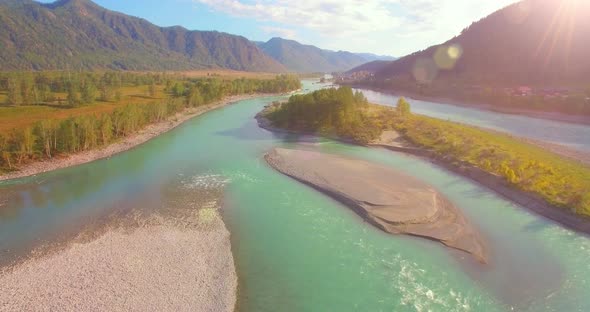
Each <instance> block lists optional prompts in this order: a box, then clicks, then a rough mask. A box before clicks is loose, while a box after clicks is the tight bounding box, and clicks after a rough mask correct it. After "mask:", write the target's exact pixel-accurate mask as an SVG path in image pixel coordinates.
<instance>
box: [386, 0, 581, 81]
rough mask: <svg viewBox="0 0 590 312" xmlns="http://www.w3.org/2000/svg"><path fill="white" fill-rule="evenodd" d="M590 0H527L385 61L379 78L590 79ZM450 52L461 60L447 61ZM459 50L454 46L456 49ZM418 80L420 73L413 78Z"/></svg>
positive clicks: (458, 79) (480, 79) (481, 79)
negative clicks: (443, 39)
mask: <svg viewBox="0 0 590 312" xmlns="http://www.w3.org/2000/svg"><path fill="white" fill-rule="evenodd" d="M589 38H590V1H586V0H560V1H557V0H524V1H521V2H519V3H515V4H513V5H510V6H508V7H506V8H504V9H501V10H499V11H497V12H495V13H493V14H491V15H490V16H488V17H486V18H484V19H482V20H480V21H478V22H476V23H473V24H472V25H471V26H469V27H468V28H466V29H465V30H464V31H463V32H462V33H461V34H460V35H459V36H457V37H455V38H452V39H451V40H449V41H447V42H445V43H444V44H442V45H437V46H433V47H430V48H428V49H426V50H424V51H420V52H417V53H414V54H412V55H409V56H406V57H403V58H401V59H399V60H397V61H394V62H390V63H386V64H383V65H382V66H381V68H380V69H379V70H377V77H378V78H381V79H388V78H394V77H412V76H416V73H417V72H418V73H419V75H418V76H420V77H418V78H417V79H418V80H426V81H425V82H429V80H445V79H454V80H457V81H459V82H469V83H470V84H477V83H484V84H488V85H494V84H505V85H515V84H533V85H534V84H548V85H563V84H570V83H578V82H580V81H586V82H587V81H588V80H590V79H588V78H589V77H590V57H589V55H590V40H589ZM451 47H452V48H453V49H454V50H453V51H451V52H452V53H451V54H457V53H458V55H456V56H458V59H457V60H456V61H455V60H449V55H448V52H449V50H448V49H449V48H451ZM455 49H456V50H455ZM414 78H416V77H414Z"/></svg>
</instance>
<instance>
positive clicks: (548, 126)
mask: <svg viewBox="0 0 590 312" xmlns="http://www.w3.org/2000/svg"><path fill="white" fill-rule="evenodd" d="M358 90H360V91H362V92H363V93H364V94H365V96H367V98H368V99H369V100H370V101H371V102H373V103H377V104H382V105H388V106H395V105H397V100H398V99H399V97H398V96H395V95H391V94H386V93H382V92H377V91H372V90H367V89H358ZM410 104H411V105H412V110H413V111H414V112H416V113H419V114H423V115H428V116H432V117H436V118H441V119H448V120H452V121H457V122H462V123H466V124H471V125H476V126H480V127H486V128H490V129H495V130H499V131H504V132H508V133H512V134H515V135H518V136H523V137H527V138H531V139H536V140H541V141H547V142H551V143H557V144H563V145H566V146H569V147H572V148H575V149H578V150H582V151H590V126H587V125H580V124H571V123H565V122H559V121H551V120H544V119H538V118H531V117H526V116H519V115H511V114H502V113H496V112H490V111H484V110H478V109H474V108H468V107H462V106H454V105H449V104H442V103H434V102H429V101H420V100H414V99H410Z"/></svg>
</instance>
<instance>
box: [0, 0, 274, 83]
mask: <svg viewBox="0 0 590 312" xmlns="http://www.w3.org/2000/svg"><path fill="white" fill-rule="evenodd" d="M0 30H1V31H0V70H30V69H34V70H42V69H44V70H47V69H97V68H109V69H125V70H187V69H205V68H227V69H233V70H243V71H266V72H281V71H285V70H286V69H285V67H284V66H282V65H281V64H279V63H278V62H276V61H275V60H273V59H272V58H270V57H269V56H267V55H266V54H264V53H263V52H262V51H261V50H260V49H259V48H258V47H257V46H256V45H255V44H254V43H252V42H250V41H249V40H248V39H246V38H244V37H240V36H235V35H230V34H226V33H220V32H210V31H189V30H187V29H185V28H182V27H158V26H156V25H154V24H151V23H150V22H148V21H146V20H144V19H140V18H136V17H132V16H128V15H125V14H121V13H117V12H113V11H109V10H107V9H104V8H102V7H100V6H98V5H96V4H95V3H93V2H92V1H90V0H61V1H57V2H54V3H51V4H40V3H37V2H34V1H32V0H0Z"/></svg>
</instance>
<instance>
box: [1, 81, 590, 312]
mask: <svg viewBox="0 0 590 312" xmlns="http://www.w3.org/2000/svg"><path fill="white" fill-rule="evenodd" d="M306 85H307V87H308V88H315V87H318V86H317V85H309V84H308V83H307V84H306ZM277 99H278V98H277V97H270V98H264V99H253V100H246V101H242V102H240V103H239V104H236V105H233V106H229V107H226V108H223V109H220V110H217V111H213V112H210V113H208V114H205V115H203V116H201V117H200V118H197V119H194V120H191V121H189V122H187V123H185V124H184V125H182V126H180V127H179V128H177V129H175V130H173V131H171V132H169V133H167V134H164V135H162V136H160V137H158V138H156V139H154V140H152V141H150V142H148V143H146V144H144V145H142V146H140V147H138V148H136V149H133V150H132V151H129V152H126V153H123V154H120V155H117V156H114V157H112V158H110V159H106V160H101V161H97V162H93V163H90V164H87V165H82V166H78V167H73V168H68V169H64V170H60V171H56V172H53V173H49V174H44V175H39V176H37V177H32V178H25V179H20V180H16V181H10V182H3V183H0V198H1V199H2V200H4V201H5V203H4V204H3V205H4V207H2V208H0V257H1V258H0V261H1V260H6V259H8V258H10V257H13V256H14V255H15V254H18V253H22V252H26V251H27V250H30V249H31V248H33V247H34V246H38V245H40V244H43V243H44V242H46V241H51V240H54V239H55V237H58V234H60V235H61V234H63V233H66V232H68V231H69V232H72V233H73V232H76V231H77V230H78V229H79V228H80V227H81V226H83V225H84V224H85V223H87V222H90V221H92V220H95V219H97V218H100V217H101V216H104V215H108V214H109V213H111V212H112V211H117V210H121V209H123V210H124V209H161V208H160V207H161V206H162V203H165V202H166V199H167V196H169V194H170V193H169V189H170V187H171V186H176V185H181V186H178V187H183V186H182V185H185V186H186V187H190V188H191V189H192V190H195V192H207V190H210V189H211V190H215V189H218V188H220V187H222V188H224V189H225V191H224V195H223V199H222V205H223V207H224V219H225V220H226V223H227V226H228V228H229V229H230V231H231V233H232V248H233V251H234V258H235V261H236V265H237V269H238V275H239V278H240V286H239V287H240V289H239V294H238V295H239V296H238V297H239V299H238V300H239V303H238V304H239V310H240V311H511V310H512V308H514V310H518V311H535V312H536V311H588V310H590V297H588V296H587V286H588V285H587V283H588V281H589V280H590V262H589V261H588V259H589V258H590V240H589V239H588V238H587V237H586V236H581V235H578V234H576V233H573V232H571V231H568V230H565V229H563V228H562V227H560V226H558V225H555V224H554V223H551V222H549V221H545V220H544V219H542V218H540V217H537V216H535V215H532V214H529V213H528V212H526V210H524V209H522V208H520V207H518V206H515V205H513V204H511V203H510V202H507V201H506V200H503V199H502V198H500V197H498V196H496V195H494V194H493V193H491V192H489V191H488V190H486V189H484V188H481V187H479V186H477V185H476V184H474V183H472V182H470V181H469V180H466V179H464V178H461V177H458V176H455V175H453V174H451V173H449V172H446V171H445V170H443V169H441V168H438V167H436V166H434V165H432V164H430V163H428V162H425V161H422V160H419V159H416V158H412V157H409V156H405V155H401V154H396V153H392V152H389V151H385V150H378V149H367V148H363V147H356V146H349V145H345V144H341V143H337V142H332V141H328V140H321V141H319V142H314V140H304V141H305V143H297V142H298V141H299V139H298V138H296V137H292V136H283V135H280V136H278V135H273V134H271V133H270V132H267V131H265V130H262V129H259V128H258V127H257V125H256V121H255V120H254V119H253V116H254V115H255V114H256V112H258V111H259V110H260V109H261V108H262V107H263V106H264V105H265V104H267V103H270V102H271V101H273V100H277ZM298 144H313V145H314V146H315V148H319V149H321V150H323V151H325V152H328V153H335V154H339V155H347V156H353V157H359V158H364V159H368V160H372V161H376V162H380V163H383V164H385V165H388V166H392V167H394V168H397V169H399V170H402V171H404V172H406V173H408V174H410V175H413V176H415V177H417V178H420V179H422V180H424V181H427V182H428V183H430V184H432V185H434V186H435V187H437V188H438V189H439V190H440V191H441V192H442V193H444V194H445V195H446V196H447V197H448V198H449V199H451V200H452V201H453V202H454V203H455V204H457V205H458V206H459V207H460V208H461V209H462V210H463V211H464V213H465V214H466V215H467V216H468V218H469V219H470V220H471V221H472V222H473V223H474V224H475V225H476V226H477V227H479V228H480V229H481V231H482V233H483V234H484V236H485V237H486V239H487V240H488V242H489V244H490V251H491V254H492V258H491V262H490V264H489V265H487V266H481V265H478V264H476V263H474V262H473V261H472V260H471V259H470V258H469V257H466V256H464V255H463V254H461V253H459V252H454V251H450V250H449V249H446V248H444V247H442V246H441V245H440V244H437V243H435V242H430V241H426V240H421V239H417V238H409V237H405V236H391V235H386V234H384V233H382V232H380V231H378V230H376V229H374V228H373V227H371V226H370V225H368V224H366V223H364V222H363V221H362V220H361V219H360V218H359V217H357V216H356V215H355V214H354V213H352V212H351V211H350V210H349V209H347V208H345V207H343V206H342V205H340V204H339V203H337V202H335V201H333V200H331V199H329V198H327V197H325V196H323V195H321V194H319V193H317V192H315V191H313V190H311V189H310V188H308V187H305V186H303V185H301V184H299V183H297V182H295V181H293V180H291V179H289V178H287V177H284V176H282V175H280V174H278V173H276V172H275V171H273V170H272V169H270V168H269V167H268V166H266V164H265V162H264V160H263V158H262V156H263V154H264V153H265V152H266V151H268V150H269V149H270V148H272V147H274V146H283V147H295V146H297V145H298ZM2 200H0V202H2ZM0 296H1V294H0Z"/></svg>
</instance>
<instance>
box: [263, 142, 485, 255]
mask: <svg viewBox="0 0 590 312" xmlns="http://www.w3.org/2000/svg"><path fill="white" fill-rule="evenodd" d="M265 159H266V161H267V162H268V164H269V165H270V166H272V167H273V168H274V169H276V170H278V171H279V172H281V173H283V174H285V175H287V176H289V177H292V178H294V179H296V180H298V181H300V182H302V183H305V184H307V185H309V186H311V187H313V188H315V189H317V190H319V191H321V192H323V193H325V194H327V195H329V196H331V197H333V198H334V199H336V200H338V201H340V202H342V203H343V204H345V205H347V206H349V207H350V208H352V209H354V210H355V212H357V213H358V214H359V215H361V216H362V217H363V218H364V219H365V220H367V221H368V222H370V223H371V224H373V225H375V226H377V227H378V228H380V229H382V230H383V231H385V232H387V233H391V234H407V235H412V236H418V237H424V238H427V239H431V240H434V241H439V242H441V243H443V244H444V245H446V246H448V247H451V248H455V249H458V250H462V251H465V252H467V253H469V254H471V255H473V256H474V257H475V258H476V259H477V260H478V261H480V262H483V263H485V262H486V261H487V250H486V248H485V244H484V242H483V239H482V238H481V235H480V234H479V233H478V232H477V231H476V230H475V229H474V228H473V226H471V224H470V223H469V221H468V220H467V219H466V218H465V217H464V216H463V214H462V213H461V211H460V210H459V209H458V208H457V207H455V206H454V205H453V204H452V203H451V202H450V201H449V200H448V199H446V198H445V197H444V196H443V195H442V194H440V193H439V192H437V191H436V190H435V189H434V188H432V187H431V186H429V185H427V184H425V183H423V182H421V181H419V180H417V179H415V178H413V177H411V176H408V175H405V174H403V173H401V172H399V171H396V170H394V169H391V168H388V167H385V166H381V165H377V164H373V163H370V162H367V161H363V160H357V159H350V158H344V157H339V156H335V155H329V154H323V153H319V152H314V151H305V150H292V149H282V148H276V149H274V150H273V151H271V152H270V153H268V154H266V156H265Z"/></svg>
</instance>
